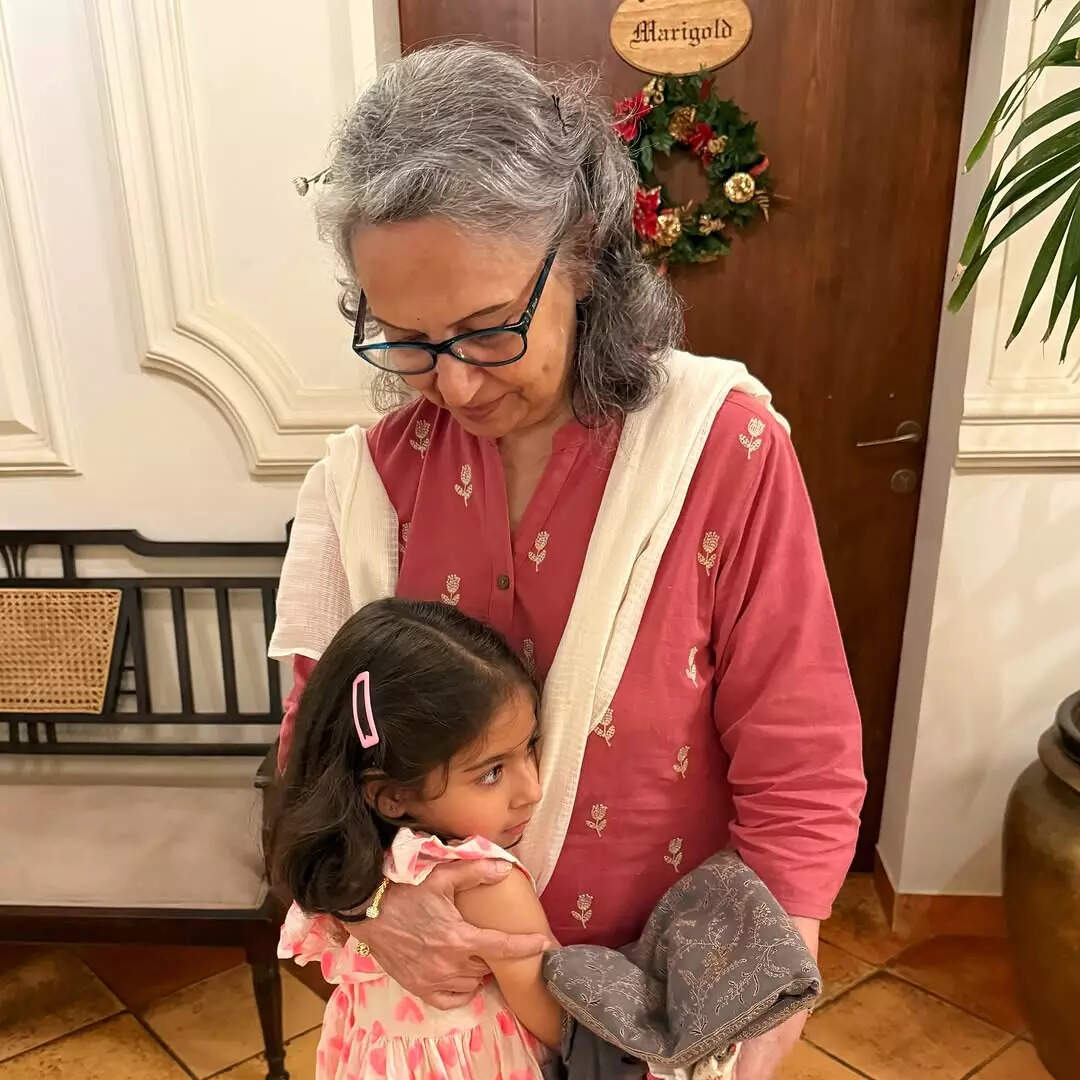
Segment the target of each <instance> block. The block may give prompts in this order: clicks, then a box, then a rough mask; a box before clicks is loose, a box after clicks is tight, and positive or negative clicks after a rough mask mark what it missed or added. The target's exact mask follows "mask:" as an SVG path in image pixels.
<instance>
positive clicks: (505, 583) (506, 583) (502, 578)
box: [495, 574, 510, 591]
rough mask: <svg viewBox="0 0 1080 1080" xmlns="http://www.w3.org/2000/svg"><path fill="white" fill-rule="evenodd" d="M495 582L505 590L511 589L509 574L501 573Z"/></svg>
mask: <svg viewBox="0 0 1080 1080" xmlns="http://www.w3.org/2000/svg"><path fill="white" fill-rule="evenodd" d="M495 584H496V585H498V586H499V588H500V589H502V590H504V591H505V590H506V589H509V588H510V577H509V575H508V574H500V575H499V576H498V577H497V578H496V579H495Z"/></svg>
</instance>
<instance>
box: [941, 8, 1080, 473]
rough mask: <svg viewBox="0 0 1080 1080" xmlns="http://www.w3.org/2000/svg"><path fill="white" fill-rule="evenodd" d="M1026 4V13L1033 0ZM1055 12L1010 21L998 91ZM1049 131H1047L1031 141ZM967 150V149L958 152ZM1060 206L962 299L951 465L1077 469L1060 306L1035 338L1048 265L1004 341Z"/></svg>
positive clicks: (1076, 392)
mask: <svg viewBox="0 0 1080 1080" xmlns="http://www.w3.org/2000/svg"><path fill="white" fill-rule="evenodd" d="M1031 7H1032V14H1034V0H1032V4H1031ZM1056 16H1057V13H1056V12H1055V10H1054V9H1053V8H1052V9H1051V10H1050V11H1048V12H1047V13H1046V14H1045V15H1043V16H1042V18H1040V19H1039V21H1038V22H1037V23H1035V24H1032V23H1031V21H1030V20H1028V19H1026V18H1017V19H1013V20H1011V21H1010V24H1009V29H1008V34H1007V37H1006V42H1005V49H1004V56H1003V61H1002V74H1001V90H1002V91H1004V90H1005V88H1006V87H1007V86H1008V85H1009V84H1010V83H1011V82H1012V80H1013V79H1014V78H1015V77H1016V75H1017V74H1018V73H1019V72H1020V71H1022V70H1023V69H1024V67H1025V66H1026V65H1027V64H1028V63H1029V62H1030V60H1031V59H1032V58H1033V57H1034V56H1035V55H1037V53H1038V52H1040V51H1041V50H1042V49H1043V48H1045V46H1046V44H1047V42H1048V39H1049V37H1050V35H1051V33H1052V32H1053V30H1054V29H1056V27H1057V25H1058V23H1059V22H1060V19H1059V18H1057V17H1056ZM1074 72H1075V69H1074V68H1065V69H1061V70H1059V71H1051V72H1048V73H1047V74H1045V75H1044V76H1043V77H1042V78H1041V79H1040V81H1039V82H1038V83H1037V84H1036V86H1035V88H1034V89H1033V91H1032V93H1031V95H1030V96H1029V99H1028V102H1027V104H1026V105H1025V114H1026V113H1030V112H1032V111H1034V110H1035V109H1037V108H1039V107H1040V106H1041V105H1043V104H1045V103H1046V102H1048V101H1050V100H1051V99H1052V98H1054V97H1056V96H1058V95H1059V94H1061V93H1064V92H1065V91H1066V90H1071V89H1073V88H1074V87H1075V80H1076V77H1075V74H1074ZM987 111H988V112H989V110H987ZM1013 129H1014V128H1013V127H1010V129H1009V132H1008V136H1011V134H1012V131H1013ZM1052 131H1053V128H1052V127H1048V128H1045V129H1043V131H1042V132H1040V133H1039V135H1038V136H1037V138H1039V139H1041V138H1043V137H1044V136H1045V135H1046V134H1049V133H1051V132H1052ZM1007 141H1008V138H1007V137H1006V138H999V139H998V141H997V144H996V147H995V149H996V153H995V155H994V164H995V165H996V164H997V162H998V161H999V160H1000V155H1001V153H1002V152H1003V151H1004V149H1005V146H1006V145H1007ZM1027 149H1030V146H1028V147H1027ZM967 150H968V147H966V146H965V147H964V148H963V153H964V154H965V155H966V153H967ZM976 182H979V183H983V182H985V181H976V180H975V179H974V178H965V177H961V178H960V183H961V184H973V183H976ZM1059 209H1060V204H1058V205H1057V206H1055V207H1053V208H1052V209H1051V210H1050V211H1049V212H1048V213H1047V214H1045V215H1044V216H1043V219H1041V220H1040V222H1039V226H1038V227H1036V228H1028V229H1025V230H1022V231H1021V232H1020V233H1018V234H1017V235H1016V236H1015V237H1014V238H1013V239H1011V240H1009V241H1008V242H1007V243H1006V244H1004V245H1003V249H1004V250H1001V249H999V252H998V253H997V254H996V255H995V256H994V257H992V258H991V261H990V262H989V263H988V264H987V267H986V269H985V270H984V272H983V275H982V277H981V278H980V280H979V283H978V285H977V286H976V289H975V294H974V296H973V298H972V301H970V302H972V303H973V304H974V318H973V322H972V333H971V347H970V353H969V357H968V369H967V379H966V383H965V393H964V415H963V420H962V422H961V425H960V431H959V440H958V454H957V466H958V467H959V468H982V469H986V468H990V469H996V468H1003V469H1046V468H1073V469H1076V468H1080V336H1077V337H1074V338H1073V341H1072V343H1071V344H1070V346H1069V355H1068V356H1067V358H1066V361H1065V363H1064V364H1059V363H1058V358H1059V356H1060V352H1061V341H1062V338H1063V336H1064V327H1065V324H1066V323H1067V322H1068V305H1066V309H1065V311H1064V312H1063V313H1062V318H1060V319H1059V321H1058V327H1057V330H1056V331H1055V333H1054V335H1053V336H1052V337H1051V339H1050V340H1049V341H1047V342H1046V343H1045V344H1044V343H1043V342H1042V340H1041V338H1042V332H1043V330H1044V329H1045V326H1046V322H1047V318H1048V315H1049V310H1050V295H1049V294H1050V293H1051V292H1052V287H1053V275H1054V274H1056V268H1055V269H1054V271H1053V273H1052V274H1051V279H1050V281H1049V282H1048V284H1047V288H1046V291H1045V292H1044V295H1043V296H1042V297H1041V298H1040V300H1039V301H1038V303H1037V304H1036V305H1035V307H1034V308H1033V309H1032V311H1031V314H1030V316H1029V318H1028V322H1027V325H1026V326H1025V328H1024V330H1023V332H1022V333H1021V334H1020V336H1019V337H1018V338H1017V339H1016V340H1015V341H1014V342H1013V344H1012V345H1011V346H1010V347H1009V348H1008V349H1006V348H1005V342H1006V340H1007V339H1008V336H1009V332H1010V330H1011V327H1012V322H1013V319H1014V317H1015V314H1016V311H1017V308H1018V307H1019V304H1020V300H1021V297H1022V296H1023V292H1024V288H1025V286H1026V284H1027V280H1028V276H1029V274H1030V271H1031V266H1032V264H1033V263H1034V261H1035V257H1036V255H1037V253H1038V250H1039V247H1040V246H1041V245H1042V242H1043V239H1044V238H1045V236H1046V232H1047V230H1048V229H1049V227H1050V224H1051V222H1052V220H1053V217H1054V216H1055V215H1056V213H1057V211H1058V210H1059ZM999 220H1000V219H999Z"/></svg>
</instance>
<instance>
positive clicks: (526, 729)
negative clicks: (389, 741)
mask: <svg viewBox="0 0 1080 1080" xmlns="http://www.w3.org/2000/svg"><path fill="white" fill-rule="evenodd" d="M538 744H539V727H538V724H537V720H536V708H535V703H534V699H533V695H532V693H531V692H530V691H529V690H527V689H526V688H524V687H522V688H520V689H518V690H515V691H514V693H513V695H512V696H511V697H510V698H509V699H508V700H507V701H506V702H505V703H504V704H503V705H502V706H501V707H500V708H499V709H498V710H497V711H496V713H495V715H494V716H493V717H492V720H491V723H490V725H489V726H488V728H487V731H486V732H485V733H484V737H483V739H480V740H478V741H477V742H475V743H473V744H472V745H471V746H468V747H466V748H465V749H464V750H462V751H461V752H460V753H458V754H457V755H455V756H454V757H453V758H452V759H451V760H450V767H449V775H444V773H443V770H442V769H438V770H436V772H435V773H433V774H432V775H431V776H429V777H428V781H427V784H426V786H425V790H424V791H423V792H422V793H421V794H420V795H419V796H416V795H413V794H408V793H401V794H400V797H399V798H395V799H393V802H394V803H395V804H396V809H397V811H398V813H397V814H394V815H392V816H399V815H400V814H401V813H402V812H403V813H404V814H405V815H407V816H408V817H409V818H411V819H412V820H414V821H416V822H418V823H419V824H420V825H421V826H423V828H425V829H427V830H428V831H429V832H431V833H434V834H435V835H436V836H441V837H442V838H443V839H445V840H463V839H465V838H466V837H469V836H483V837H486V838H487V839H488V840H491V841H492V842H493V843H495V844H498V846H499V847H502V848H512V847H513V846H514V845H515V844H517V843H518V842H519V841H520V840H521V838H522V836H523V835H524V833H525V827H526V826H527V825H528V824H529V820H530V819H531V818H532V815H533V810H534V809H535V808H536V804H537V803H538V802H539V801H540V776H539V769H538V766H537V758H538Z"/></svg>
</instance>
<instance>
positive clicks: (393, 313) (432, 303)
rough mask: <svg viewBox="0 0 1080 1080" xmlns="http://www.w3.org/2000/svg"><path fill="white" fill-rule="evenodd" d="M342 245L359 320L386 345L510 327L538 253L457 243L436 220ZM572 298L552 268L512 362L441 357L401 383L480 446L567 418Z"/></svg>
mask: <svg viewBox="0 0 1080 1080" xmlns="http://www.w3.org/2000/svg"><path fill="white" fill-rule="evenodd" d="M351 247H352V261H353V268H354V270H355V272H356V278H357V281H358V282H359V283H360V285H361V286H362V287H363V290H364V295H365V297H366V298H367V305H368V312H369V314H370V315H371V317H372V318H373V319H375V321H376V322H377V323H378V324H379V326H380V327H381V329H382V332H383V334H384V336H385V339H386V340H387V341H425V342H428V343H432V342H439V341H445V340H447V339H449V338H451V337H454V336H455V335H457V334H463V333H465V332H467V331H469V330H482V329H489V328H491V327H496V326H499V325H502V324H506V323H513V322H517V320H518V319H520V318H521V316H522V314H523V312H524V310H525V307H526V305H527V304H528V302H529V297H530V295H531V293H532V291H533V286H534V285H535V284H536V282H537V278H538V277H539V275H540V271H541V268H542V267H543V264H544V258H545V255H546V253H545V252H544V251H543V250H537V249H533V248H530V247H525V246H523V245H521V244H519V243H516V242H514V241H512V240H507V239H500V238H498V237H493V236H479V235H476V236H470V235H465V234H464V233H463V232H462V231H461V230H459V229H458V228H457V227H456V226H454V225H452V224H451V223H450V222H447V221H444V220H441V219H439V218H421V219H419V220H417V221H402V222H394V223H391V224H386V225H375V226H371V227H368V228H362V229H359V230H358V231H357V232H356V234H355V236H354V237H353V240H352V245H351ZM578 299H579V297H578V296H576V294H575V287H574V285H573V284H572V283H571V281H570V280H569V278H568V277H567V275H566V274H565V273H564V271H563V269H562V264H561V262H560V261H556V263H555V265H554V267H553V269H552V271H551V275H550V276H549V277H548V280H547V284H546V285H545V286H544V291H543V295H542V296H541V298H540V304H539V306H538V307H537V309H536V313H535V314H534V316H533V321H532V325H531V326H530V327H529V336H528V351H527V352H526V353H525V355H524V356H523V357H521V359H520V360H518V361H517V362H516V363H513V364H509V365H507V366H506V367H496V368H483V367H477V366H476V365H474V364H467V363H464V362H463V361H461V360H458V359H456V358H455V357H454V356H451V355H447V354H446V353H444V354H443V355H441V356H440V357H439V361H438V364H437V366H436V368H435V370H434V371H430V372H427V373H426V374H424V375H407V376H403V379H404V381H405V382H407V383H408V384H409V386H411V387H412V388H413V389H414V390H416V391H418V392H419V393H421V394H423V396H424V397H425V398H427V399H428V401H430V402H432V403H433V404H435V405H437V406H438V407H439V408H442V409H447V410H448V411H449V412H450V414H451V415H452V416H453V417H454V419H455V420H456V421H457V422H458V423H459V424H460V425H461V426H462V427H463V428H464V429H465V430H466V431H468V432H469V433H470V434H471V435H476V436H478V437H481V438H489V439H500V438H502V437H503V436H505V435H508V434H510V433H511V432H516V431H522V430H525V429H527V428H530V427H533V426H534V425H537V424H542V423H545V422H549V421H553V420H558V419H560V418H562V417H563V416H565V417H567V418H568V417H569V415H570V404H569V395H568V392H567V386H568V382H569V376H570V361H571V356H572V354H573V350H574V338H575V329H576V318H577V317H576V303H577V300H578Z"/></svg>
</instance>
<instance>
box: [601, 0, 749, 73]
mask: <svg viewBox="0 0 1080 1080" xmlns="http://www.w3.org/2000/svg"><path fill="white" fill-rule="evenodd" d="M753 26H754V20H753V16H752V15H751V14H750V9H749V8H748V7H747V6H746V2H745V0H623V2H622V3H621V4H620V5H619V7H618V10H617V11H616V12H615V14H614V15H613V16H612V18H611V44H612V47H613V48H614V49H615V51H616V52H617V53H618V54H619V55H620V56H621V57H622V58H623V59H624V60H625V61H626V62H627V63H628V64H631V65H632V66H634V67H636V68H638V69H639V70H641V71H648V72H650V73H651V74H653V75H689V74H691V73H693V72H695V71H700V70H701V69H702V68H717V67H720V66H721V65H723V64H728V63H730V62H731V61H732V60H734V59H735V57H736V56H738V55H739V53H741V52H742V51H743V49H745V48H746V46H747V44H748V43H749V41H750V34H751V32H752V30H753Z"/></svg>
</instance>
